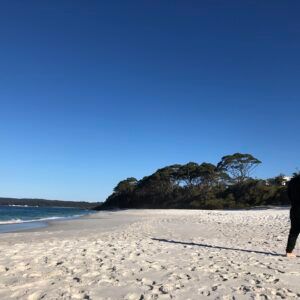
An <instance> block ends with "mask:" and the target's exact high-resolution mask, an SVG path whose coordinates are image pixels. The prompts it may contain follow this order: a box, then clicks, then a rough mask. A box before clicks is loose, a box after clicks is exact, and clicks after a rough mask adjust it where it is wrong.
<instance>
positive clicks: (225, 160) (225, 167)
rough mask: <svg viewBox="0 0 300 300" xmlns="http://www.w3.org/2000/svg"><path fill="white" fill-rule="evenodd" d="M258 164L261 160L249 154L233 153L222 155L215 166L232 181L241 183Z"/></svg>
mask: <svg viewBox="0 0 300 300" xmlns="http://www.w3.org/2000/svg"><path fill="white" fill-rule="evenodd" d="M259 164H261V161H260V160H258V159H257V158H255V157H253V156H252V155H251V154H242V153H235V154H233V155H226V156H223V157H222V160H221V161H220V162H219V163H218V166H217V167H218V169H219V170H220V171H224V172H226V173H227V174H229V175H230V176H231V178H232V180H233V181H234V182H236V183H241V182H243V181H245V180H246V179H247V178H249V177H250V175H251V173H252V172H253V170H254V169H255V168H256V167H257V166H258V165H259Z"/></svg>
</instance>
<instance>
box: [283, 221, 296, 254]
mask: <svg viewBox="0 0 300 300" xmlns="http://www.w3.org/2000/svg"><path fill="white" fill-rule="evenodd" d="M298 235H299V227H298V226H293V224H292V226H291V229H290V234H289V238H288V242H287V247H286V252H287V253H291V252H293V250H294V248H295V245H296V241H297V238H298Z"/></svg>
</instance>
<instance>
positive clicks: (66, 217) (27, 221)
mask: <svg viewBox="0 0 300 300" xmlns="http://www.w3.org/2000/svg"><path fill="white" fill-rule="evenodd" d="M83 215H84V214H82V215H73V216H65V217H55V216H54V217H48V218H40V219H32V220H22V219H11V220H7V221H0V225H5V224H20V223H31V222H42V221H51V220H66V219H73V218H78V217H81V216H83Z"/></svg>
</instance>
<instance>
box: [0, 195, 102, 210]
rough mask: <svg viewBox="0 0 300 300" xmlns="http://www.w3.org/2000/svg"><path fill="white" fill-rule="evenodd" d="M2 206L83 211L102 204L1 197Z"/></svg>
mask: <svg viewBox="0 0 300 300" xmlns="http://www.w3.org/2000/svg"><path fill="white" fill-rule="evenodd" d="M0 205H28V206H39V207H74V208H81V209H94V208H95V207H96V206H99V205H101V202H95V203H92V202H83V201H81V202H77V201H61V200H45V199H30V198H29V199H26V198H21V199H18V198H3V197H0Z"/></svg>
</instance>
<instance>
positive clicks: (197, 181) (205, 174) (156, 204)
mask: <svg viewBox="0 0 300 300" xmlns="http://www.w3.org/2000/svg"><path fill="white" fill-rule="evenodd" d="M260 164H261V161H259V160H258V159H257V158H255V157H253V156H252V155H251V154H241V153H235V154H233V155H227V156H224V157H223V158H222V159H221V161H220V162H219V163H218V164H217V165H213V164H211V163H205V162H204V163H202V164H197V163H195V162H190V163H188V164H185V165H179V164H175V165H171V166H167V167H164V168H162V169H159V170H157V171H156V172H155V173H154V174H152V175H150V176H146V177H144V178H143V179H141V180H137V179H136V178H133V177H131V178H127V179H126V180H123V181H121V182H119V183H118V185H117V186H116V187H115V188H114V192H113V194H112V195H110V196H109V197H108V198H107V200H106V201H105V202H104V203H103V204H102V205H100V206H98V207H97V209H112V208H189V209H193V208H194V209H195V208H197V209H222V208H228V209H230V208H247V207H253V206H264V205H287V204H289V201H288V197H287V194H286V186H285V177H284V176H283V175H279V176H277V177H275V178H271V179H268V180H263V179H253V178H251V174H252V173H253V170H254V169H255V168H256V167H257V166H258V165H260Z"/></svg>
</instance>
